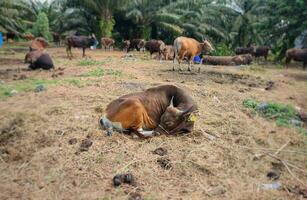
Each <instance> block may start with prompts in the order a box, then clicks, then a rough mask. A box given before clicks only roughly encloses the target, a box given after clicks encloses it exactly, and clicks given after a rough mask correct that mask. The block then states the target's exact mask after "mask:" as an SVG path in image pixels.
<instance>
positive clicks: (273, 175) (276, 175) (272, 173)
mask: <svg viewBox="0 0 307 200" xmlns="http://www.w3.org/2000/svg"><path fill="white" fill-rule="evenodd" d="M266 176H267V177H268V178H269V179H271V180H277V179H279V177H280V172H279V171H277V170H271V171H269V172H268V173H267V175H266Z"/></svg>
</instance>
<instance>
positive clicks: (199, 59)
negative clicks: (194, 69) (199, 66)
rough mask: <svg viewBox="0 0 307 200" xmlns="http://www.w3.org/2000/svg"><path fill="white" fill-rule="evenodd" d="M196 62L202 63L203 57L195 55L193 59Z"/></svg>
mask: <svg viewBox="0 0 307 200" xmlns="http://www.w3.org/2000/svg"><path fill="white" fill-rule="evenodd" d="M193 61H194V63H200V62H201V58H200V56H199V55H197V56H195V57H194V59H193Z"/></svg>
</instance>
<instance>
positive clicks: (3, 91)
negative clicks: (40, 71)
mask: <svg viewBox="0 0 307 200" xmlns="http://www.w3.org/2000/svg"><path fill="white" fill-rule="evenodd" d="M58 82H59V80H42V79H27V80H23V81H17V82H14V83H12V84H3V83H1V84H0V99H5V98H7V97H10V96H12V94H11V92H12V91H13V90H16V91H17V92H18V93H19V92H29V91H34V90H35V88H36V87H37V86H38V85H44V86H47V85H54V84H57V83H58Z"/></svg>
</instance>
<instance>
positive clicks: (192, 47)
mask: <svg viewBox="0 0 307 200" xmlns="http://www.w3.org/2000/svg"><path fill="white" fill-rule="evenodd" d="M198 45H199V42H198V41H196V40H195V39H193V38H187V37H178V38H176V39H175V41H174V50H175V52H176V53H177V54H183V53H184V52H186V53H187V54H188V56H191V55H193V56H195V55H196V54H197V51H198Z"/></svg>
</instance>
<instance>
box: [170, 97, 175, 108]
mask: <svg viewBox="0 0 307 200" xmlns="http://www.w3.org/2000/svg"><path fill="white" fill-rule="evenodd" d="M173 100H174V96H172V98H171V102H170V104H169V106H171V107H174V102H173Z"/></svg>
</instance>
